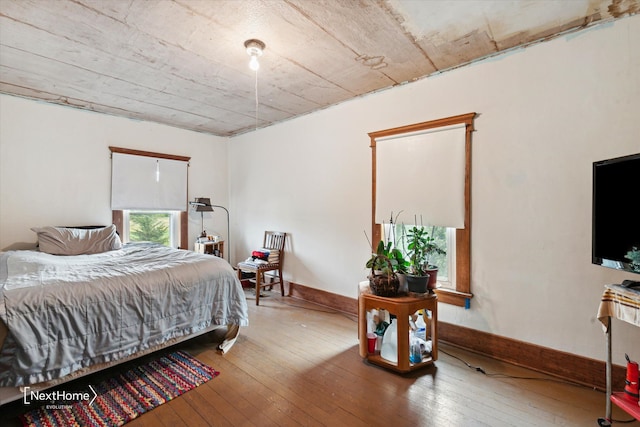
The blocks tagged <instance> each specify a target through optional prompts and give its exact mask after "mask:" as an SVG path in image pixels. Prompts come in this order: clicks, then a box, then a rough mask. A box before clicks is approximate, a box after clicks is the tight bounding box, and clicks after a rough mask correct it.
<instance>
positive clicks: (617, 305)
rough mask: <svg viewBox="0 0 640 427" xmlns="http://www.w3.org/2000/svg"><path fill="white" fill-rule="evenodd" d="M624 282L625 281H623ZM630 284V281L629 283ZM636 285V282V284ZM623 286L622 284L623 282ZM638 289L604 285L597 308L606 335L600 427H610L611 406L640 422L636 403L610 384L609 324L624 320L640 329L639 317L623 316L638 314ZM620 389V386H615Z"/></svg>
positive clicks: (639, 410)
mask: <svg viewBox="0 0 640 427" xmlns="http://www.w3.org/2000/svg"><path fill="white" fill-rule="evenodd" d="M625 282H626V280H625ZM630 282H631V281H630ZM636 283H638V282H636ZM623 284H624V282H623ZM639 291H640V289H638V288H635V289H632V288H629V287H627V286H624V285H606V286H605V290H604V294H603V295H602V300H601V301H600V307H599V308H598V320H599V321H600V322H602V325H603V329H604V331H605V332H606V334H607V340H606V343H607V364H606V375H607V378H606V380H607V384H606V385H607V402H606V409H605V410H606V415H605V418H599V419H598V425H600V426H602V427H608V426H611V404H612V403H613V404H615V405H616V406H618V407H620V408H621V409H622V410H624V411H625V412H627V413H628V414H630V415H631V416H633V417H634V418H635V419H636V420H638V421H640V406H638V402H632V401H631V400H629V399H627V398H626V397H625V396H624V392H622V391H619V392H615V393H614V392H613V391H612V389H613V384H612V382H611V369H612V361H611V324H612V321H611V320H612V318H614V317H615V318H618V319H620V320H624V321H626V322H628V323H631V324H632V325H636V326H638V327H640V316H632V317H630V316H629V315H627V316H625V315H624V313H625V312H628V311H629V310H636V311H637V312H640V292H639ZM616 386H617V387H620V388H621V384H616Z"/></svg>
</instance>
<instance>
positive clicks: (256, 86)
mask: <svg viewBox="0 0 640 427" xmlns="http://www.w3.org/2000/svg"><path fill="white" fill-rule="evenodd" d="M255 92H256V130H258V70H256V83H255Z"/></svg>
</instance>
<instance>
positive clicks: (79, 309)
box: [0, 244, 248, 386]
mask: <svg viewBox="0 0 640 427" xmlns="http://www.w3.org/2000/svg"><path fill="white" fill-rule="evenodd" d="M0 320H1V321H2V322H1V323H4V326H6V328H7V330H8V334H7V338H6V339H5V342H4V345H2V343H0V345H2V350H1V351H0V386H20V385H26V384H33V383H37V382H41V381H49V380H52V379H56V378H60V377H62V376H64V375H67V374H69V373H71V372H74V371H75V370H77V369H80V368H84V367H87V366H91V365H93V364H96V363H101V362H110V361H114V360H118V359H120V358H122V357H126V356H129V355H131V354H134V353H137V352H138V351H142V350H145V349H147V348H149V347H151V346H154V345H158V344H161V343H163V342H164V341H166V340H168V339H171V338H174V337H180V336H184V335H189V334H193V333H197V332H198V331H201V330H203V329H206V328H208V327H209V326H211V325H239V326H246V325H248V315H247V304H246V300H245V296H244V294H243V292H242V286H241V285H240V282H239V281H238V279H237V277H236V274H235V273H234V271H233V269H232V268H231V266H230V265H229V264H228V263H227V262H226V261H224V260H223V259H220V258H217V257H213V256H210V255H202V254H196V253H193V252H189V251H180V250H175V249H170V248H166V247H162V246H157V245H148V244H129V245H125V247H124V248H123V249H121V250H116V251H111V252H106V253H102V254H95V255H78V256H55V255H49V254H45V253H41V252H36V251H11V252H5V253H2V254H0Z"/></svg>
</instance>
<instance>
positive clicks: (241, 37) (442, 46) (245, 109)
mask: <svg viewBox="0 0 640 427" xmlns="http://www.w3.org/2000/svg"><path fill="white" fill-rule="evenodd" d="M639 11H640V0H571V1H568V0H562V1H560V0H558V1H555V0H513V1H503V0H485V1H479V0H475V1H473V0H461V1H437V0H432V1H419V0H313V1H312V0H171V1H170V0H57V1H51V0H0V92H1V93H7V94H14V95H18V96H24V97H29V98H36V99H41V100H45V101H48V102H53V103H57V104H64V105H69V106H73V107H77V108H82V109H87V110H93V111H98V112H103V113H109V114H114V115H118V116H125V117H131V118H136V119H142V120H149V121H154V122H159V123H165V124H168V125H171V126H176V127H179V128H184V129H191V130H195V131H200V132H207V133H211V134H214V135H219V136H231V135H236V134H240V133H243V132H247V131H250V130H253V129H256V128H257V127H264V126H268V125H270V124H272V123H275V122H279V121H282V120H286V119H289V118H292V117H295V116H298V115H301V114H306V113H309V112H312V111H315V110H318V109H321V108H324V107H326V106H329V105H333V104H336V103H339V102H342V101H345V100H348V99H350V98H354V97H357V96H360V95H363V94H366V93H370V92H373V91H377V90H380V89H384V88H388V87H391V86H394V85H397V84H401V83H404V82H409V81H413V80H416V79H419V78H422V77H425V76H429V75H432V74H434V73H437V72H442V71H444V70H448V69H451V68H455V67H458V66H460V65H463V64H467V63H469V62H472V61H474V60H478V59H480V58H484V57H487V56H490V55H495V54H496V53H498V52H502V51H505V50H508V49H512V48H514V47H517V46H521V45H527V44H530V43H534V42H537V41H541V40H546V39H548V38H551V37H553V36H555V35H557V34H560V33H565V32H567V31H572V30H578V29H580V28H583V27H585V26H589V25H594V24H596V23H599V22H608V21H611V20H613V19H617V18H620V17H623V16H627V15H632V14H636V13H638V12H639ZM250 38H258V39H260V40H262V41H263V42H265V43H266V46H267V47H266V50H265V52H264V55H262V57H260V64H261V67H260V70H259V72H258V79H257V82H258V85H257V87H258V92H257V93H258V100H259V106H258V111H257V114H256V92H255V86H256V75H255V73H254V72H253V71H251V70H250V69H249V68H248V62H249V57H248V55H247V53H246V52H245V49H244V46H243V44H244V41H245V40H247V39H250Z"/></svg>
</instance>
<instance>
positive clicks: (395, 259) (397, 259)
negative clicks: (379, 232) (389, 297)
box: [366, 240, 409, 274]
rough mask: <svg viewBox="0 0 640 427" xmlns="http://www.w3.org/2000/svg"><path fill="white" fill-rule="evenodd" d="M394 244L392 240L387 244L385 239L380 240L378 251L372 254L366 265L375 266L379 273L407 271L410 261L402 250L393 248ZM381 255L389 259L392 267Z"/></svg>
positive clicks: (368, 266)
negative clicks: (405, 257)
mask: <svg viewBox="0 0 640 427" xmlns="http://www.w3.org/2000/svg"><path fill="white" fill-rule="evenodd" d="M392 246H393V245H392V243H391V242H387V244H386V245H385V243H384V241H382V240H380V242H379V243H378V246H377V247H376V252H375V253H372V254H371V258H369V260H368V261H367V264H366V267H367V268H373V270H374V271H376V272H377V273H378V274H391V273H392V272H394V273H401V274H402V273H405V272H406V271H407V266H408V264H409V263H408V262H407V260H405V259H404V255H403V253H402V251H400V250H399V249H396V248H392ZM380 255H381V256H383V257H386V258H388V259H389V261H390V262H391V266H390V267H389V265H388V264H387V263H386V262H385V261H384V258H381V257H380Z"/></svg>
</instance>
